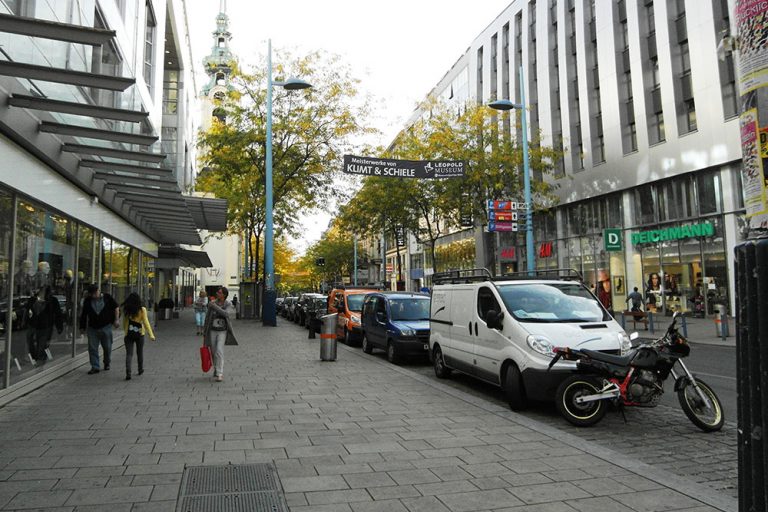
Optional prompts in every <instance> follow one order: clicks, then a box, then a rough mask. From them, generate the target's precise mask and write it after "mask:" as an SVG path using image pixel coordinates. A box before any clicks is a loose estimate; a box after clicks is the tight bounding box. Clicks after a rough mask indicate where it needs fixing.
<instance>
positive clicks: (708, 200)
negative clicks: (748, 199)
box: [696, 171, 743, 215]
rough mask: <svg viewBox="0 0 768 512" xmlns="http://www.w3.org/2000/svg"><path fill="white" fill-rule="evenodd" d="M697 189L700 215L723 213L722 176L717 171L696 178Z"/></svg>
mask: <svg viewBox="0 0 768 512" xmlns="http://www.w3.org/2000/svg"><path fill="white" fill-rule="evenodd" d="M696 188H697V196H698V198H699V214H701V215H707V214H710V213H720V212H722V200H721V196H722V194H721V192H720V176H719V175H718V174H717V171H709V172H706V173H702V174H699V175H698V176H696ZM742 201H743V199H742Z"/></svg>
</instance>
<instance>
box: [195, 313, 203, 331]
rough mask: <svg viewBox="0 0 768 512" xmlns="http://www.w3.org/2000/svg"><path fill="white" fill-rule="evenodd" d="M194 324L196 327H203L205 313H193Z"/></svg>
mask: <svg viewBox="0 0 768 512" xmlns="http://www.w3.org/2000/svg"><path fill="white" fill-rule="evenodd" d="M195 323H196V324H197V326H198V327H202V326H203V325H205V311H195Z"/></svg>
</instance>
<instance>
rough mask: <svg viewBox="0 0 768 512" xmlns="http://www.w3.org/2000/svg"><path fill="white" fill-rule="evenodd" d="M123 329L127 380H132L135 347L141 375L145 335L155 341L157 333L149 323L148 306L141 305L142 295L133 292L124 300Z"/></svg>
mask: <svg viewBox="0 0 768 512" xmlns="http://www.w3.org/2000/svg"><path fill="white" fill-rule="evenodd" d="M122 316H123V331H125V338H124V339H125V380H131V360H132V359H133V347H134V346H135V347H136V356H137V359H138V363H139V372H138V373H139V375H141V374H142V373H144V335H145V334H149V339H151V340H152V341H155V333H154V332H153V331H152V326H151V325H150V323H149V317H148V315H147V308H145V307H144V306H142V305H141V297H139V295H138V294H137V293H131V294H130V295H128V297H126V299H125V302H123V315H122Z"/></svg>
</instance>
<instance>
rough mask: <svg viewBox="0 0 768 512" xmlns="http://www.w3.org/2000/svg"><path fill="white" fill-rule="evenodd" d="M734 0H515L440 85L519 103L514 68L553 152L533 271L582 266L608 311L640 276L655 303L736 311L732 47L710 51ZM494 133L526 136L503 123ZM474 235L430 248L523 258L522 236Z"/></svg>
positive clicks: (740, 211)
mask: <svg viewBox="0 0 768 512" xmlns="http://www.w3.org/2000/svg"><path fill="white" fill-rule="evenodd" d="M733 4H734V2H733V1H729V0H704V1H700V0H696V1H694V0H530V1H523V0H516V1H513V2H512V3H511V4H510V5H509V6H508V7H507V8H506V9H504V11H503V12H501V13H500V14H499V15H498V17H496V19H494V20H493V21H492V22H491V23H490V24H489V25H488V27H487V28H486V29H485V30H483V31H482V32H481V33H480V34H479V35H478V36H477V37H476V38H475V40H474V41H472V42H471V43H470V45H469V48H468V49H467V51H466V52H465V53H464V54H463V55H462V56H461V57H460V58H459V59H458V60H457V61H456V63H455V64H454V65H453V67H452V68H451V69H449V70H448V71H447V73H446V74H445V76H444V77H443V78H442V79H441V80H440V81H439V82H438V83H437V85H436V86H435V88H434V89H433V91H432V92H431V95H433V96H435V97H439V98H442V99H443V100H445V101H447V102H456V103H457V104H461V103H462V102H465V101H474V102H477V103H479V104H488V103H489V102H491V101H493V100H496V99H503V98H508V99H511V100H512V101H514V102H519V101H520V98H521V91H520V80H519V73H520V72H519V70H520V69H521V68H522V73H523V78H524V87H525V98H526V104H527V113H528V128H529V133H528V134H527V136H528V137H529V140H532V141H534V143H535V141H537V140H538V136H537V134H540V135H541V144H544V145H548V146H553V147H555V148H559V149H562V151H563V154H564V158H562V159H561V160H560V161H558V162H556V165H555V167H556V169H555V173H554V176H551V177H544V178H543V179H546V180H549V181H551V182H552V183H553V184H555V185H557V186H558V188H557V189H556V191H555V193H556V194H557V196H558V200H559V202H558V205H557V207H556V208H554V209H553V212H550V213H547V214H542V213H541V212H538V213H536V214H535V215H534V239H535V254H536V263H535V265H536V267H537V268H560V267H570V268H576V269H578V270H580V271H581V272H583V274H584V277H585V280H587V281H589V282H590V283H591V284H593V285H596V286H600V287H602V289H604V290H605V292H604V296H605V298H606V300H610V301H611V303H612V306H613V309H615V310H622V309H626V307H625V306H624V303H625V300H626V296H627V293H628V292H630V291H632V288H633V287H635V286H637V287H638V288H639V289H640V290H641V291H642V290H643V289H647V288H648V287H649V286H650V287H651V288H652V290H651V292H650V293H648V295H649V296H652V297H653V298H652V299H651V301H655V302H656V307H657V308H658V309H662V308H663V309H665V310H666V311H671V310H676V309H679V310H682V311H689V310H697V311H700V310H701V311H706V312H708V313H712V312H713V311H715V306H716V305H717V304H720V303H722V304H725V305H726V306H728V307H729V310H730V311H733V305H734V296H733V290H734V269H733V257H732V250H733V247H734V245H736V244H738V243H739V242H740V241H742V240H743V239H744V237H745V236H746V226H747V225H746V221H745V211H744V203H743V198H742V191H741V188H742V187H741V177H740V166H741V145H740V141H739V126H738V118H737V115H738V108H737V99H738V94H737V91H736V82H735V74H734V63H733V56H732V55H730V54H727V55H725V58H724V60H720V59H719V58H718V52H717V47H718V43H719V42H720V40H721V38H722V37H723V35H724V34H728V33H731V31H732V21H733V20H732V19H731V16H730V13H731V12H733V7H734V6H733ZM420 115H421V114H420V113H418V112H417V113H416V114H415V116H414V118H413V119H412V121H415V120H416V119H417V118H418V117H419V116H420ZM502 132H506V135H507V136H511V137H513V138H517V140H520V137H522V136H523V134H522V133H521V130H520V127H519V124H518V125H517V126H516V123H514V122H509V121H507V122H504V123H502ZM532 176H533V179H534V180H536V179H542V176H541V173H540V172H537V170H536V169H533V170H532ZM509 199H510V200H513V201H522V200H523V198H509ZM482 231H483V230H482V229H477V230H468V231H464V232H463V233H455V234H453V235H450V236H449V237H446V240H444V241H441V244H442V245H447V244H448V243H455V242H456V240H455V239H456V238H463V239H467V240H474V241H475V258H474V262H473V264H476V265H478V266H489V267H492V268H494V269H495V271H496V272H497V273H501V272H508V271H513V270H518V269H520V270H524V269H525V268H526V261H525V254H526V251H525V237H524V234H523V233H518V234H504V235H498V234H488V233H483V232H482ZM606 237H610V239H611V242H615V243H609V244H608V245H607V246H606V242H605V241H606ZM454 252H455V251H454ZM455 266H457V264H456V263H449V264H447V265H444V267H455ZM417 272H418V271H417ZM414 275H415V274H414ZM412 277H413V276H412ZM656 282H658V283H659V284H658V286H656ZM651 283H653V284H651ZM598 290H599V289H598Z"/></svg>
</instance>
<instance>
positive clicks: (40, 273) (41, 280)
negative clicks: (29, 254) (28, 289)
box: [32, 261, 51, 290]
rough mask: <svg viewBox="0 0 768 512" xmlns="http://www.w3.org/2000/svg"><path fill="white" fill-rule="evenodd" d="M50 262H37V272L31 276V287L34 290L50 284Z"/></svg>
mask: <svg viewBox="0 0 768 512" xmlns="http://www.w3.org/2000/svg"><path fill="white" fill-rule="evenodd" d="M50 274H51V264H50V263H48V262H47V261H41V262H39V263H38V264H37V273H35V275H34V277H33V278H32V287H33V288H34V289H35V290H39V289H40V288H43V287H46V286H50V285H51V275H50Z"/></svg>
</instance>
